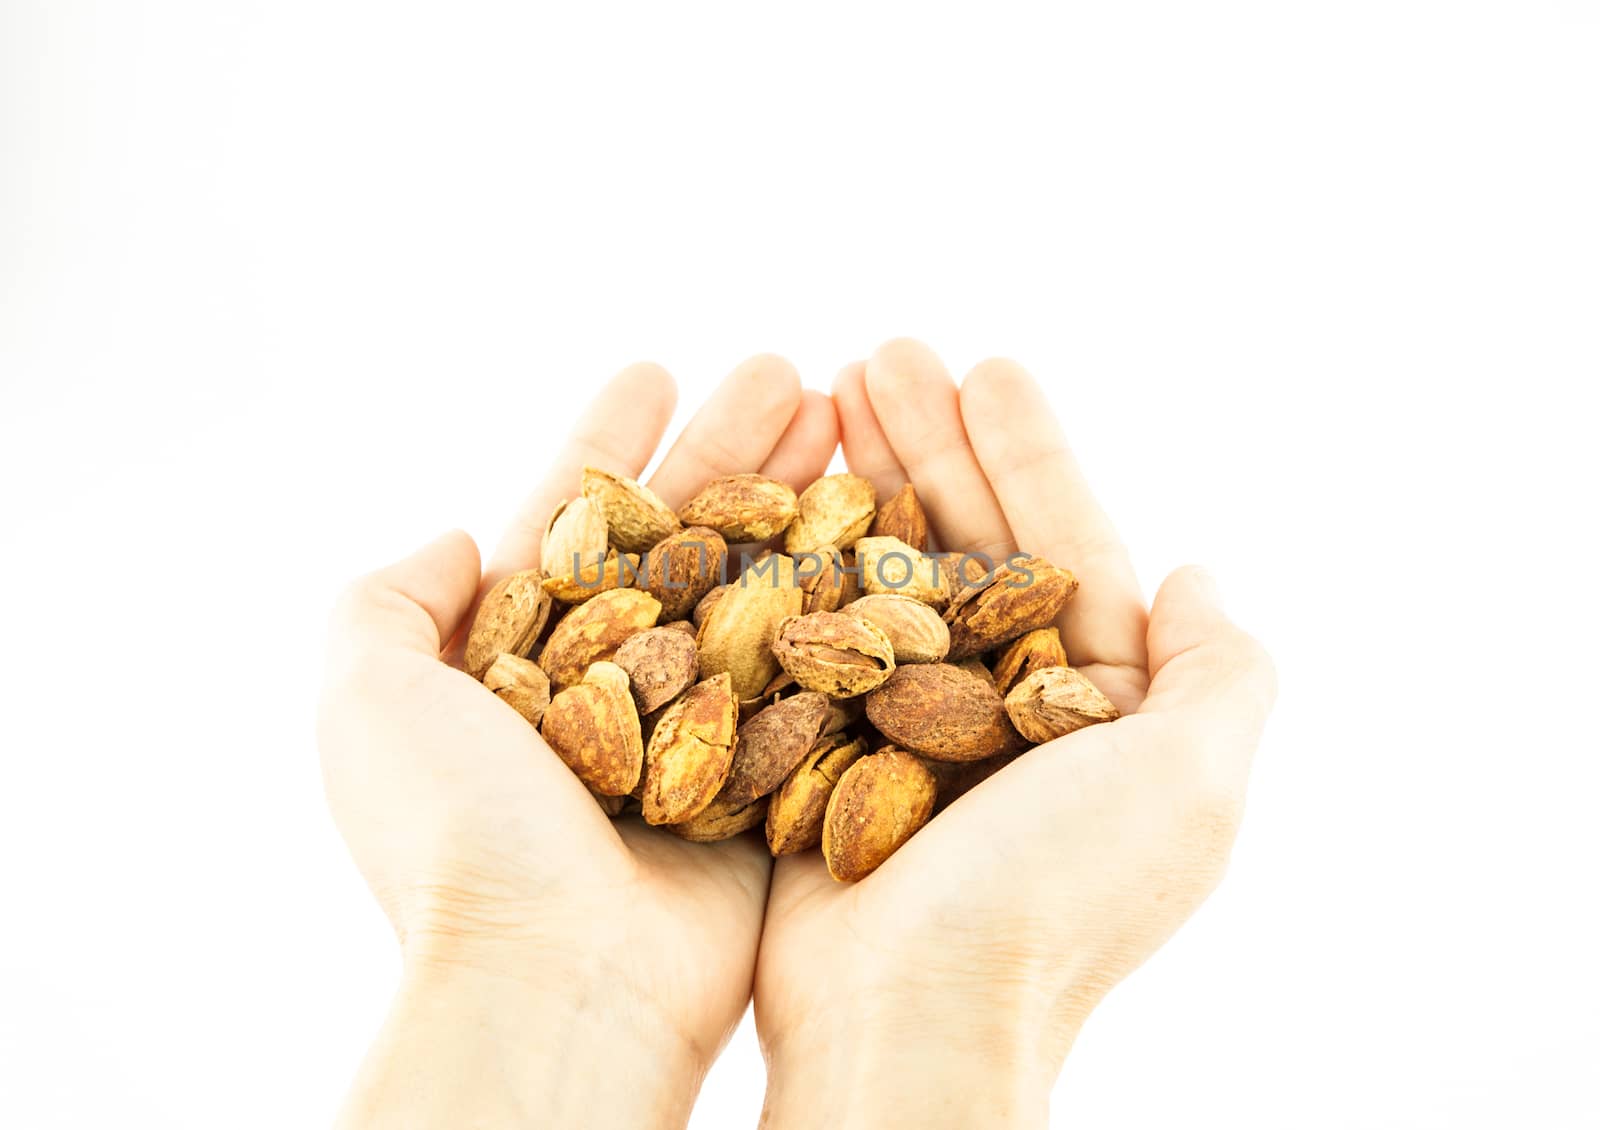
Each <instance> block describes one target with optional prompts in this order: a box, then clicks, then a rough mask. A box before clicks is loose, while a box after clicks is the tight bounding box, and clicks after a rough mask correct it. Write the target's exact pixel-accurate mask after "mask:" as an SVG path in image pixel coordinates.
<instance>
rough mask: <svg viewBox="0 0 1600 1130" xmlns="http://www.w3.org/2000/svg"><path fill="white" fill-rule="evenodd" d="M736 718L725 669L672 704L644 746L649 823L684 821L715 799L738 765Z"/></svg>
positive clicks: (645, 807)
mask: <svg viewBox="0 0 1600 1130" xmlns="http://www.w3.org/2000/svg"><path fill="white" fill-rule="evenodd" d="M737 716H738V703H736V702H735V701H734V699H733V689H732V685H731V683H730V681H729V679H728V676H727V674H726V673H723V674H721V675H713V676H712V677H711V678H709V679H707V680H706V681H705V682H703V683H697V684H696V685H695V686H693V687H691V688H689V690H687V691H685V692H684V694H683V695H682V697H680V698H679V699H678V700H677V701H676V702H674V703H673V704H672V705H671V706H669V707H667V709H666V711H665V712H664V713H663V714H662V716H661V719H660V721H658V722H657V723H656V725H655V729H654V730H653V731H652V733H651V735H650V744H649V745H648V746H647V747H646V749H645V755H644V778H645V782H644V796H643V797H642V798H641V799H642V800H643V802H644V819H645V823H647V824H681V823H683V822H684V821H686V820H691V819H693V818H694V817H695V816H696V815H697V814H698V813H699V812H700V811H701V810H702V809H703V808H705V807H706V806H707V805H708V804H710V803H711V801H712V800H713V798H715V797H716V795H717V791H718V790H719V789H721V788H722V783H723V782H724V781H725V780H727V777H728V768H729V766H730V765H731V764H732V763H733V735H734V721H735V719H736V717H737Z"/></svg>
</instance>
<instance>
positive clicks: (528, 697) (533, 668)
mask: <svg viewBox="0 0 1600 1130" xmlns="http://www.w3.org/2000/svg"><path fill="white" fill-rule="evenodd" d="M483 685H484V686H486V687H488V688H489V689H490V690H491V691H493V692H494V693H495V696H496V697H498V698H499V699H500V700H501V701H502V702H504V703H506V704H507V705H508V706H510V707H511V709H513V710H515V711H516V712H517V713H518V714H520V715H522V716H523V717H524V718H526V719H527V720H528V721H529V722H530V723H532V724H533V725H534V726H535V727H536V728H537V727H538V725H539V721H540V719H542V718H543V717H544V712H545V709H546V708H547V707H548V706H549V705H550V680H549V678H548V677H547V676H546V675H545V673H544V672H543V671H542V670H541V669H540V668H539V665H538V664H537V663H535V662H534V661H533V660H531V659H523V658H522V657H521V656H520V655H512V654H510V653H509V652H501V653H500V654H499V655H497V656H495V660H494V662H493V663H491V664H489V669H488V670H487V671H485V672H484V673H483Z"/></svg>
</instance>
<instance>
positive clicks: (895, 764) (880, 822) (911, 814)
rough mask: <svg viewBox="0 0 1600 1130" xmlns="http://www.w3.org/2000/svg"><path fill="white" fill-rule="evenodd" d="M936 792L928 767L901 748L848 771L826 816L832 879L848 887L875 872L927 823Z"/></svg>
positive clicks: (825, 850) (867, 759)
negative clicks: (850, 883) (845, 883)
mask: <svg viewBox="0 0 1600 1130" xmlns="http://www.w3.org/2000/svg"><path fill="white" fill-rule="evenodd" d="M937 791H938V789H937V785H936V784H935V782H934V779H933V774H932V773H930V772H929V771H928V767H927V766H926V765H924V764H923V763H922V761H921V760H920V759H918V758H916V757H914V756H912V755H911V754H909V753H907V752H905V751H904V750H900V749H887V750H884V751H883V752H881V753H873V754H868V755H867V756H866V757H863V758H861V759H860V760H858V761H857V762H856V763H855V764H854V765H852V766H850V768H848V769H846V770H845V772H844V775H843V776H842V777H840V778H839V783H838V784H837V785H835V786H834V789H833V795H832V796H830V797H829V798H828V808H827V812H826V813H825V814H824V817H823V824H822V856H823V858H824V859H825V860H827V863H828V874H830V875H832V876H833V877H834V878H835V879H837V880H839V881H840V882H847V883H848V882H855V881H856V880H859V879H863V878H865V877H866V876H868V875H870V874H872V872H874V871H876V870H877V869H878V868H879V867H880V866H882V864H883V862H884V860H886V859H888V858H889V857H890V856H891V855H893V854H894V853H895V852H896V851H897V850H898V849H899V848H900V846H901V845H902V844H904V843H905V842H906V841H907V840H908V839H910V838H911V835H912V833H914V832H915V831H916V830H917V829H918V828H920V827H922V826H923V825H924V824H926V823H927V822H928V818H929V817H930V816H932V815H933V803H934V798H935V796H936V795H937Z"/></svg>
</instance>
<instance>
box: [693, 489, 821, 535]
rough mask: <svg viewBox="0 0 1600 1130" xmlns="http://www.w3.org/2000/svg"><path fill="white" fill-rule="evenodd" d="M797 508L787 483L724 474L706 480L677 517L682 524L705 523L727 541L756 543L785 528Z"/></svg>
mask: <svg viewBox="0 0 1600 1130" xmlns="http://www.w3.org/2000/svg"><path fill="white" fill-rule="evenodd" d="M799 509H800V507H799V502H798V500H797V499H796V498H795V493H794V488H793V487H791V486H790V485H789V484H788V483H782V482H779V481H778V480H777V479H769V478H767V477H766V476H765V475H727V476H725V477H723V478H720V479H712V480H711V481H710V482H709V483H707V484H706V485H705V488H704V489H703V490H701V492H700V493H699V494H697V495H695V496H694V497H693V498H691V499H690V500H689V501H688V502H685V503H684V504H683V506H682V508H680V509H679V511H678V517H679V518H680V519H681V520H682V521H683V524H684V525H685V526H709V527H710V528H711V529H713V530H716V531H717V533H719V534H721V535H722V536H723V537H724V538H725V539H727V540H728V541H730V542H734V543H738V542H756V541H766V540H767V539H768V538H771V537H776V536H777V535H778V534H781V533H782V532H783V531H784V530H786V529H788V527H789V523H790V522H793V521H794V518H795V515H796V514H797V513H799Z"/></svg>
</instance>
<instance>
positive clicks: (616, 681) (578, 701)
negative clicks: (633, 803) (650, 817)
mask: <svg viewBox="0 0 1600 1130" xmlns="http://www.w3.org/2000/svg"><path fill="white" fill-rule="evenodd" d="M591 603H592V602H591ZM539 732H540V733H541V734H543V735H544V740H545V741H546V742H547V743H548V744H549V746H550V748H551V749H553V750H555V751H556V753H557V755H559V756H560V758H561V760H562V761H565V762H566V763H567V767H568V768H570V769H571V770H572V771H573V772H574V773H576V774H577V775H578V777H579V779H580V780H582V781H583V783H584V784H586V785H588V786H589V788H590V789H591V790H592V791H594V792H597V793H602V794H604V795H605V796H622V795H624V794H626V793H627V792H628V791H630V790H631V789H632V788H633V787H634V786H635V785H636V784H638V782H639V774H640V772H641V771H642V770H643V768H644V743H643V740H642V738H641V736H640V733H639V714H638V712H637V711H636V710H634V707H633V696H632V695H630V694H629V693H628V675H627V673H626V672H625V671H623V669H622V668H621V667H618V666H617V665H616V664H615V663H607V662H605V661H603V660H602V661H601V662H598V663H595V664H593V665H592V666H590V668H589V671H588V674H587V675H585V676H584V680H583V682H581V683H578V684H576V685H574V686H571V687H568V688H567V689H565V690H563V691H561V692H559V693H558V694H557V695H556V696H555V697H554V698H553V699H551V700H550V705H549V707H548V708H547V709H546V710H545V712H544V720H543V722H542V723H541V724H540V726H539Z"/></svg>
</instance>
